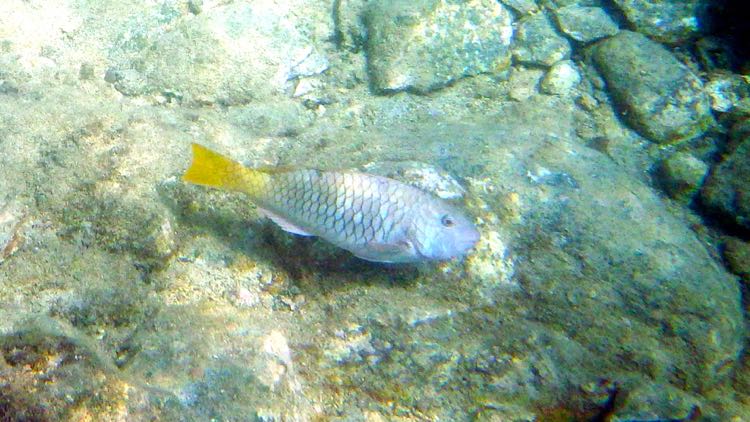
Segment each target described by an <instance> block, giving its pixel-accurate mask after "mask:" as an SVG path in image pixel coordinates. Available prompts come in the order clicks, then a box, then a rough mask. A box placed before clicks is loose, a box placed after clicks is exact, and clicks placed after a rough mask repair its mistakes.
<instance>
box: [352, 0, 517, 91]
mask: <svg viewBox="0 0 750 422" xmlns="http://www.w3.org/2000/svg"><path fill="white" fill-rule="evenodd" d="M365 23H366V26H367V67H368V72H369V75H370V82H371V84H372V87H373V88H374V89H375V90H377V91H379V92H384V91H402V90H413V91H416V92H420V93H426V92H429V91H432V90H435V89H438V88H442V87H444V86H445V85H447V84H449V83H451V82H454V81H456V80H458V79H461V78H464V77H466V76H472V75H476V74H479V73H485V72H497V71H500V70H502V69H503V68H505V67H507V66H508V64H509V63H510V52H509V46H510V41H511V37H512V35H513V27H512V26H511V23H512V22H511V15H510V13H509V12H508V11H507V10H506V9H505V7H504V6H502V5H501V4H499V3H497V2H496V1H492V0H470V1H467V2H456V1H454V0H420V1H417V2H414V1H409V0H388V1H381V2H373V3H371V5H370V7H369V8H368V10H367V12H366V17H365Z"/></svg>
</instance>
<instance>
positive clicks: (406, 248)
mask: <svg viewBox="0 0 750 422" xmlns="http://www.w3.org/2000/svg"><path fill="white" fill-rule="evenodd" d="M354 255H356V256H357V257H359V258H362V259H366V260H368V261H373V262H414V261H419V258H418V256H417V254H415V253H414V247H413V245H412V244H411V243H410V242H408V241H406V240H401V241H398V242H395V243H378V242H370V243H367V244H366V245H365V246H363V247H362V248H361V249H359V250H357V251H354Z"/></svg>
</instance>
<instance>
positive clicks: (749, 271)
mask: <svg viewBox="0 0 750 422" xmlns="http://www.w3.org/2000/svg"><path fill="white" fill-rule="evenodd" d="M723 255H724V260H726V262H727V265H728V267H729V270H730V271H732V272H733V273H734V274H737V275H738V276H740V277H742V278H743V279H744V280H746V281H745V282H746V283H747V282H750V243H749V242H745V241H742V240H740V239H737V238H735V237H730V238H729V239H728V240H727V241H726V243H725V244H724V254H723Z"/></svg>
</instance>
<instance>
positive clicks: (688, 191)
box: [656, 151, 708, 204]
mask: <svg viewBox="0 0 750 422" xmlns="http://www.w3.org/2000/svg"><path fill="white" fill-rule="evenodd" d="M707 173H708V164H706V163H704V162H703V161H701V160H699V159H697V158H695V157H694V156H693V155H691V154H690V153H687V152H681V151H680V152H676V153H674V154H672V156H671V157H669V158H667V159H666V160H664V161H662V162H661V164H660V165H659V166H658V167H657V170H656V175H657V177H658V178H659V180H658V182H659V184H660V185H661V187H662V189H664V191H665V192H666V193H667V194H668V195H669V196H670V197H672V198H673V199H675V200H678V201H680V202H683V203H686V204H687V203H689V202H690V200H691V199H692V198H693V197H694V196H695V194H696V193H698V191H699V190H700V188H701V186H702V185H703V179H704V178H705V177H706V174H707Z"/></svg>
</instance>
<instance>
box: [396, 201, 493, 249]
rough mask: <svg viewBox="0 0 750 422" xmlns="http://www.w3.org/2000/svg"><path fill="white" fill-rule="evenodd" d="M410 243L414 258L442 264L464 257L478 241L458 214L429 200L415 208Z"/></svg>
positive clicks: (471, 225)
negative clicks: (438, 261) (436, 261)
mask: <svg viewBox="0 0 750 422" xmlns="http://www.w3.org/2000/svg"><path fill="white" fill-rule="evenodd" d="M409 232H410V235H409V237H410V241H411V244H412V246H413V248H414V249H415V252H416V253H417V254H418V256H420V257H422V258H423V259H428V260H446V259H451V258H454V257H457V256H461V255H464V254H465V253H466V252H468V251H469V249H471V248H473V247H474V245H476V243H477V241H479V231H478V230H477V228H476V226H475V225H474V223H472V222H471V220H469V218H467V217H466V215H464V213H462V212H461V211H459V210H458V209H456V208H455V207H453V206H451V205H450V204H448V203H447V202H445V201H442V200H439V199H437V198H429V199H428V200H425V201H420V203H419V204H418V205H417V206H416V209H415V216H414V219H413V220H412V222H411V230H410V231H409Z"/></svg>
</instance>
